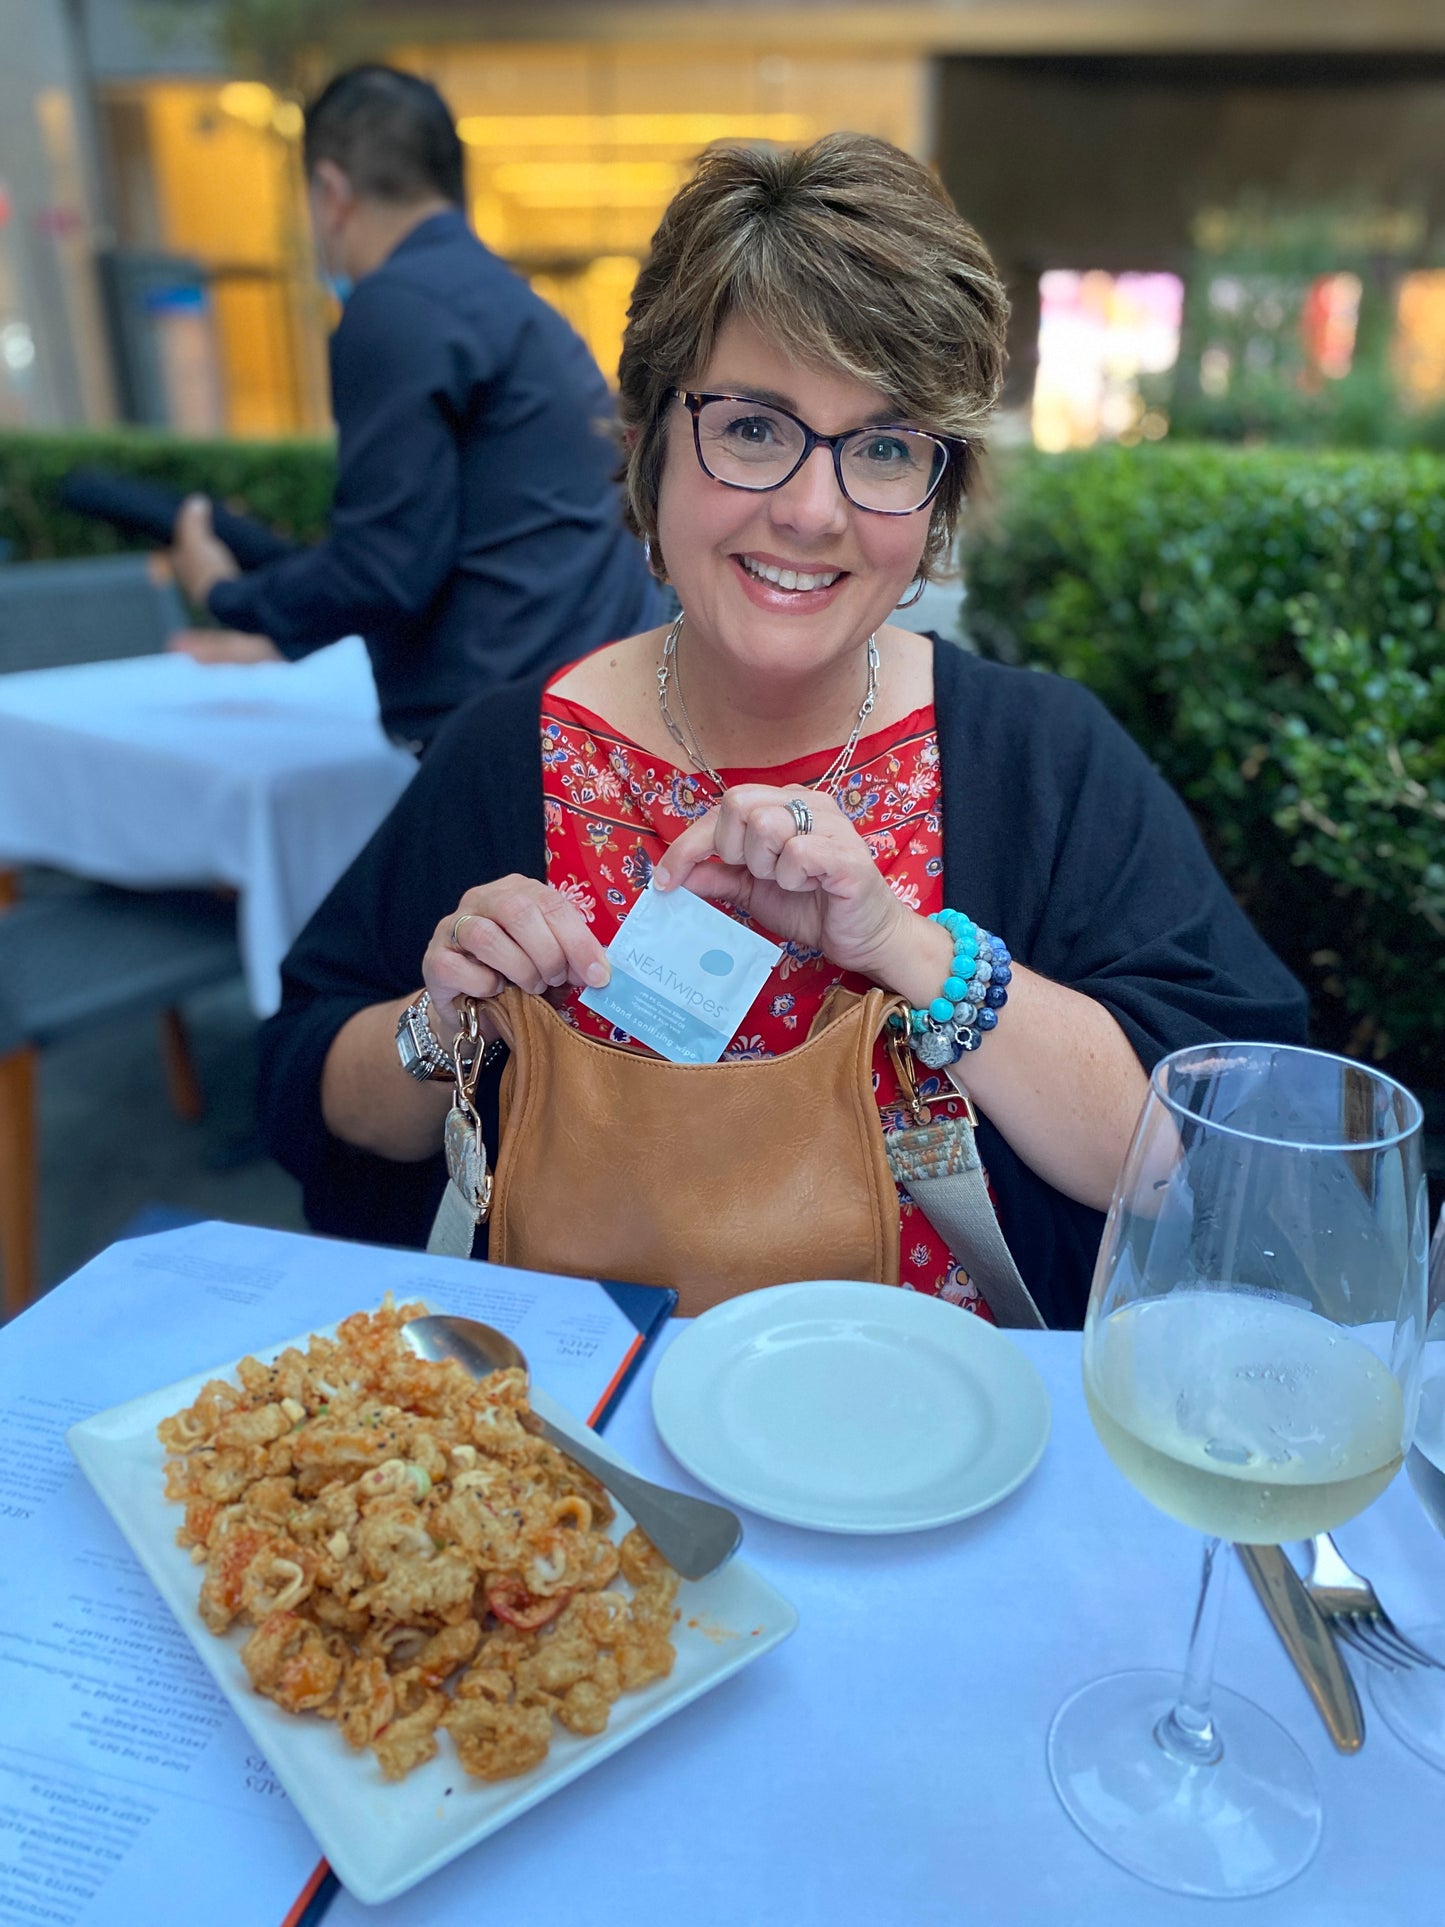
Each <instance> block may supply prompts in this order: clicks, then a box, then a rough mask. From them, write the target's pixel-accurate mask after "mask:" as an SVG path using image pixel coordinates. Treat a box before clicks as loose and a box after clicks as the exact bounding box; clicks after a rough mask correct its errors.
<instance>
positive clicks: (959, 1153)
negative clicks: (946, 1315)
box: [885, 1117, 1044, 1331]
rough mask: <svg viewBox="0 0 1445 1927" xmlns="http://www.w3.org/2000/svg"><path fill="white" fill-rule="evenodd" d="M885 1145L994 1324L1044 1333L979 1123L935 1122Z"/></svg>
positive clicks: (897, 1177)
mask: <svg viewBox="0 0 1445 1927" xmlns="http://www.w3.org/2000/svg"><path fill="white" fill-rule="evenodd" d="M885 1142H886V1144H887V1147H888V1168H889V1169H890V1170H891V1171H892V1173H893V1177H894V1181H895V1182H896V1183H898V1184H901V1185H902V1186H903V1188H904V1190H905V1191H907V1193H908V1195H909V1197H910V1198H912V1200H913V1202H914V1203H915V1204H916V1205H917V1206H918V1208H919V1210H920V1211H922V1213H923V1214H924V1216H925V1217H926V1218H927V1219H928V1221H929V1223H930V1224H931V1225H932V1226H933V1228H934V1230H935V1231H937V1233H938V1234H939V1236H940V1237H941V1238H942V1239H943V1241H944V1243H945V1244H946V1245H947V1246H948V1248H949V1250H950V1251H951V1252H952V1253H953V1255H954V1257H955V1258H956V1259H957V1260H958V1262H959V1263H960V1264H961V1265H962V1266H963V1268H964V1270H965V1271H966V1272H967V1273H968V1275H969V1277H970V1278H971V1279H972V1280H973V1282H974V1283H975V1284H976V1285H977V1286H978V1288H979V1290H980V1291H981V1292H982V1293H983V1295H984V1297H985V1298H986V1299H987V1300H988V1308H989V1310H990V1311H991V1312H992V1313H993V1315H994V1319H995V1321H996V1323H998V1324H1000V1325H1004V1326H1008V1327H1011V1328H1013V1329H1018V1328H1020V1327H1022V1328H1023V1329H1025V1330H1034V1331H1042V1330H1043V1329H1044V1321H1043V1318H1042V1316H1041V1314H1040V1312H1039V1308H1038V1306H1037V1305H1036V1304H1035V1303H1034V1298H1033V1293H1032V1292H1031V1291H1030V1290H1029V1288H1028V1286H1027V1285H1026V1284H1025V1283H1024V1281H1023V1278H1022V1276H1021V1274H1020V1272H1019V1268H1018V1266H1017V1265H1016V1264H1015V1263H1014V1260H1013V1253H1012V1252H1011V1251H1010V1250H1009V1248H1008V1245H1007V1243H1006V1241H1005V1239H1004V1235H1003V1232H1002V1230H1001V1229H1000V1227H999V1221H998V1215H997V1213H996V1212H995V1211H994V1208H993V1200H992V1199H991V1198H990V1197H989V1195H988V1184H987V1181H986V1180H985V1178H984V1174H983V1161H982V1159H981V1158H980V1157H979V1155H978V1144H977V1141H976V1139H975V1137H974V1126H973V1120H972V1119H971V1118H968V1117H940V1118H935V1119H934V1120H933V1122H932V1123H930V1124H920V1125H916V1126H915V1127H914V1128H913V1129H912V1130H903V1131H889V1132H888V1133H886V1136H885Z"/></svg>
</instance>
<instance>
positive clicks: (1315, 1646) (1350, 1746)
mask: <svg viewBox="0 0 1445 1927" xmlns="http://www.w3.org/2000/svg"><path fill="white" fill-rule="evenodd" d="M1234 1550H1235V1551H1236V1552H1237V1553H1238V1554H1239V1559H1240V1564H1241V1565H1242V1566H1243V1567H1244V1570H1245V1571H1246V1572H1247V1573H1248V1574H1249V1577H1250V1582H1251V1583H1252V1585H1253V1586H1254V1590H1255V1591H1256V1592H1257V1593H1258V1594H1259V1602H1260V1604H1261V1605H1262V1606H1263V1607H1264V1610H1265V1612H1266V1613H1268V1615H1269V1619H1270V1623H1271V1625H1272V1626H1273V1627H1274V1629H1275V1631H1276V1632H1277V1633H1278V1634H1279V1636H1280V1639H1281V1641H1282V1642H1283V1645H1284V1649H1285V1651H1286V1652H1287V1653H1288V1654H1289V1656H1290V1658H1291V1659H1292V1660H1293V1661H1294V1666H1295V1671H1296V1672H1297V1673H1298V1674H1299V1676H1300V1678H1301V1679H1302V1680H1303V1681H1304V1684H1305V1691H1306V1692H1307V1693H1308V1694H1309V1696H1310V1698H1311V1699H1312V1700H1313V1701H1314V1703H1315V1705H1316V1706H1317V1707H1318V1708H1319V1713H1320V1718H1321V1719H1322V1720H1323V1721H1324V1723H1325V1726H1326V1728H1327V1729H1328V1731H1329V1736H1330V1738H1331V1739H1332V1740H1333V1741H1334V1743H1335V1745H1336V1746H1337V1747H1338V1748H1339V1750H1340V1752H1341V1753H1358V1752H1359V1750H1360V1748H1361V1747H1362V1746H1363V1745H1364V1744H1365V1720H1364V1715H1363V1714H1362V1713H1361V1711H1360V1696H1359V1694H1358V1693H1357V1692H1356V1691H1355V1682H1354V1681H1353V1680H1352V1679H1351V1678H1350V1675H1349V1673H1348V1671H1347V1670H1346V1667H1345V1663H1344V1661H1343V1660H1342V1659H1341V1658H1340V1655H1339V1649H1338V1648H1337V1647H1336V1645H1335V1636H1334V1634H1333V1632H1332V1631H1331V1630H1330V1626H1329V1622H1328V1621H1327V1620H1326V1619H1325V1617H1324V1615H1323V1613H1321V1611H1320V1609H1319V1607H1318V1606H1317V1605H1316V1604H1315V1602H1314V1601H1313V1599H1311V1598H1310V1596H1309V1594H1308V1593H1307V1592H1306V1591H1305V1588H1304V1581H1303V1580H1302V1579H1301V1578H1300V1576H1299V1574H1298V1573H1297V1572H1296V1571H1295V1569H1294V1567H1293V1566H1292V1565H1291V1564H1290V1562H1289V1560H1288V1559H1286V1557H1285V1555H1284V1553H1283V1552H1282V1551H1281V1550H1280V1548H1279V1547H1278V1546H1236V1547H1235V1548H1234Z"/></svg>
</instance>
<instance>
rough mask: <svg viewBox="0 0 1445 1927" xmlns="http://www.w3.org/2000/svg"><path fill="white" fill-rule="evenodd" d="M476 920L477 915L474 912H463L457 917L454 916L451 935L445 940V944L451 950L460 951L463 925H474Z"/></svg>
mask: <svg viewBox="0 0 1445 1927" xmlns="http://www.w3.org/2000/svg"><path fill="white" fill-rule="evenodd" d="M477 920H478V919H477V913H476V911H475V910H463V911H462V912H461V914H460V915H459V916H455V917H453V918H452V929H451V935H450V936H449V937H448V938H447V942H448V943H449V944H450V945H451V947H452V949H453V950H460V949H461V947H462V926H463V924H468V923H476V922H477Z"/></svg>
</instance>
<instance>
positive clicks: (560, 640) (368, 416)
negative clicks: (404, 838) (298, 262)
mask: <svg viewBox="0 0 1445 1927" xmlns="http://www.w3.org/2000/svg"><path fill="white" fill-rule="evenodd" d="M304 152H305V162H306V173H307V181H308V184H309V192H310V203H311V217H312V223H313V227H314V230H315V236H316V244H317V250H318V253H319V256H320V262H321V267H322V271H323V273H324V274H325V275H326V277H327V279H328V280H329V281H330V283H331V285H332V287H333V289H334V291H335V292H336V294H337V296H338V298H339V299H340V300H341V301H342V303H343V311H342V316H341V321H340V325H339V326H338V327H337V330H336V333H335V334H334V335H333V336H332V340H331V382H332V399H333V407H334V410H335V415H336V424H337V431H338V448H337V485H336V497H335V501H334V504H333V507H332V514H331V528H330V534H329V535H328V537H327V539H326V541H324V542H322V543H321V544H320V545H319V546H318V547H315V548H311V549H303V550H299V551H297V552H296V553H295V554H294V555H290V556H285V557H282V558H281V559H280V560H278V561H275V562H272V563H269V564H267V565H266V566H265V567H263V568H259V569H256V570H254V571H252V572H251V573H249V574H242V573H241V571H240V569H239V567H238V565H237V563H236V561H235V558H234V557H233V556H232V554H231V552H230V550H229V549H227V548H226V547H225V546H224V544H222V543H221V542H220V541H219V540H218V539H217V537H216V535H215V533H214V531H213V529H212V527H211V511H210V504H209V502H208V501H207V500H206V498H205V497H203V496H200V497H194V498H192V499H191V500H190V501H188V502H187V503H186V504H185V506H184V507H183V508H182V510H181V512H180V515H179V516H178V518H177V522H176V532H175V547H174V549H173V550H172V560H173V562H174V565H175V570H176V574H177V577H178V579H179V581H180V583H181V586H182V588H184V589H185V590H186V592H187V594H188V595H189V596H190V597H191V598H192V600H193V601H195V602H196V603H198V604H201V605H203V606H205V607H206V608H207V609H208V610H209V611H210V613H211V614H212V615H213V616H215V618H216V619H217V621H218V622H219V623H221V624H223V625H224V628H223V629H222V630H221V631H220V632H217V631H215V630H192V631H187V632H185V633H184V634H183V636H182V637H181V638H179V639H177V642H178V646H180V647H182V648H185V649H187V650H188V651H189V652H190V653H191V654H193V655H195V656H197V657H199V658H201V659H202V660H210V661H233V662H234V661H261V660H265V659H268V658H271V659H274V658H275V657H276V656H282V657H286V658H290V659H293V660H294V659H295V658H297V657H299V656H304V655H306V654H308V653H309V652H310V651H311V650H313V649H317V648H320V647H321V646H322V645H323V644H325V643H328V642H332V641H335V640H336V638H337V637H339V636H343V635H347V634H350V633H353V632H356V631H359V632H360V633H361V634H362V635H364V636H365V638H366V644H367V648H368V650H369V651H370V655H371V661H372V667H373V669H374V671H375V675H376V684H377V691H378V694H379V696H380V699H381V711H382V720H383V722H384V723H385V725H386V728H387V729H388V731H389V732H390V733H391V734H392V735H393V736H394V737H396V738H397V739H398V740H401V741H405V742H406V743H408V744H409V745H410V746H413V747H416V748H418V749H419V748H421V747H424V746H425V744H426V743H427V741H428V740H429V739H430V737H431V735H432V734H433V732H434V731H435V729H436V728H437V726H438V724H439V723H440V722H441V721H442V720H443V718H444V717H445V716H446V715H447V714H448V713H449V712H450V711H451V710H452V709H454V708H455V707H456V706H457V705H458V704H459V703H461V702H462V701H464V700H465V699H466V698H467V697H469V696H472V695H475V694H476V693H477V691H478V690H479V689H481V688H484V687H486V686H487V685H488V684H492V683H503V682H509V681H513V680H515V679H516V678H517V677H518V676H522V675H527V674H530V673H531V672H533V671H535V670H537V669H539V668H543V667H546V666H550V665H552V664H555V663H560V662H565V661H567V660H569V659H571V658H572V657H574V656H580V655H583V654H585V653H586V652H587V651H588V650H590V649H593V648H595V647H597V646H598V645H599V644H601V643H603V642H607V641H610V640H611V639H613V638H614V637H617V636H625V635H630V634H633V633H635V632H636V631H637V630H639V629H643V628H646V627H648V626H649V624H650V623H651V622H652V621H654V620H656V619H657V616H658V610H657V608H656V606H655V593H654V589H653V585H652V583H651V581H650V579H649V577H648V574H647V571H646V567H645V565H644V562H643V557H642V552H641V550H640V548H639V547H638V545H637V543H636V542H635V540H634V539H633V537H632V536H631V535H629V534H628V533H627V532H626V531H625V530H624V528H623V526H622V516H621V506H620V499H619V495H618V491H617V488H616V484H615V481H614V479H613V475H614V470H615V468H616V450H615V448H614V446H613V444H612V442H611V439H610V433H609V422H610V417H611V413H612V404H611V398H610V396H609V394H608V391H607V387H606V384H605V382H604V381H603V379H602V376H601V374H600V373H599V372H598V369H597V366H596V364H595V363H594V362H593V360H592V358H591V356H590V355H589V353H588V351H587V349H586V347H585V346H584V345H583V343H582V342H581V341H580V340H579V339H578V337H577V336H576V335H575V334H574V333H573V332H572V330H571V328H570V327H569V326H568V325H567V323H566V322H565V321H564V320H563V319H562V318H561V316H560V315H558V314H557V313H556V312H555V311H554V310H553V309H552V308H550V307H548V306H547V304H546V303H545V302H544V301H542V300H540V299H539V298H538V296H536V295H535V294H533V293H532V291H531V289H530V288H529V287H528V286H527V284H526V282H525V281H523V280H522V279H521V278H520V277H519V276H517V275H516V274H514V273H513V272H512V271H511V269H509V268H508V267H506V266H505V265H504V264H503V263H502V262H501V261H499V260H498V259H497V257H496V256H495V255H493V254H492V253H491V252H490V251H489V250H488V249H487V248H485V247H484V246H483V245H482V243H481V242H480V241H479V240H478V239H477V238H476V236H475V235H474V234H473V233H472V231H471V229H470V228H469V226H468V224H467V220H466V216H465V213H464V211H463V154H462V146H461V142H460V140H459V139H458V136H457V132H456V128H455V126H454V124H453V121H452V117H451V114H450V111H449V110H448V108H447V106H446V103H445V102H444V101H443V100H442V98H441V96H440V95H439V94H438V93H437V91H436V89H435V88H433V87H432V86H430V85H429V84H428V83H427V82H426V81H423V80H420V79H418V78H417V77H416V76H414V75H411V74H405V73H401V72H398V71H396V70H395V69H392V68H389V67H381V66H365V67H357V68H353V69H352V70H351V71H349V72H347V73H344V74H341V75H339V76H338V77H337V78H336V79H335V80H333V81H332V82H331V83H330V85H329V86H328V87H327V88H326V89H325V91H324V92H323V93H322V94H321V95H320V96H319V97H318V98H317V100H316V101H315V102H314V103H313V104H312V106H311V107H310V108H309V109H308V111H307V115H306V133H305V148H304Z"/></svg>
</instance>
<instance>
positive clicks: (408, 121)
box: [302, 65, 466, 207]
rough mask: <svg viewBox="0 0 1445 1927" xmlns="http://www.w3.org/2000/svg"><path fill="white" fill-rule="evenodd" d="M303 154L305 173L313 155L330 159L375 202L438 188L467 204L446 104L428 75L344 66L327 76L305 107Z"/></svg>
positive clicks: (417, 196) (417, 197)
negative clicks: (325, 82) (313, 97)
mask: <svg viewBox="0 0 1445 1927" xmlns="http://www.w3.org/2000/svg"><path fill="white" fill-rule="evenodd" d="M302 154H303V158H304V160H305V163H306V173H307V177H308V178H309V177H310V175H311V174H312V172H313V170H314V169H315V167H316V163H317V162H318V161H333V162H334V163H335V164H336V166H337V167H339V168H340V169H341V171H342V173H343V174H345V176H346V178H347V179H348V180H349V181H350V182H351V185H352V186H353V187H354V188H355V189H356V191H357V193H358V194H364V195H367V196H369V197H370V198H371V199H373V200H377V201H397V202H402V203H405V202H407V201H422V200H426V199H427V198H428V197H429V196H430V195H433V194H440V195H442V196H443V197H444V198H445V199H446V200H448V201H452V202H454V203H455V205H456V206H458V207H461V206H463V205H464V204H465V199H466V196H465V192H464V188H463V179H464V175H465V165H464V161H463V155H462V143H461V141H460V139H459V138H458V136H457V130H456V124H455V123H454V121H453V120H452V115H451V109H450V108H449V107H448V106H447V104H446V102H445V101H444V100H443V99H442V97H441V95H440V94H439V93H438V92H437V90H436V88H435V87H433V86H432V84H431V82H430V81H429V80H423V79H421V77H420V76H419V75H417V74H404V73H402V72H401V71H400V69H399V68H396V67H382V66H378V65H368V66H364V67H350V68H348V69H347V71H346V72H345V73H343V74H338V75H337V76H336V78H335V79H334V80H332V81H329V82H328V83H327V85H326V86H325V87H323V88H322V90H321V92H320V93H319V94H318V95H317V96H316V98H315V100H313V101H312V103H311V105H310V106H309V107H308V108H307V109H306V133H305V136H304V139H303V142H302Z"/></svg>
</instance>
